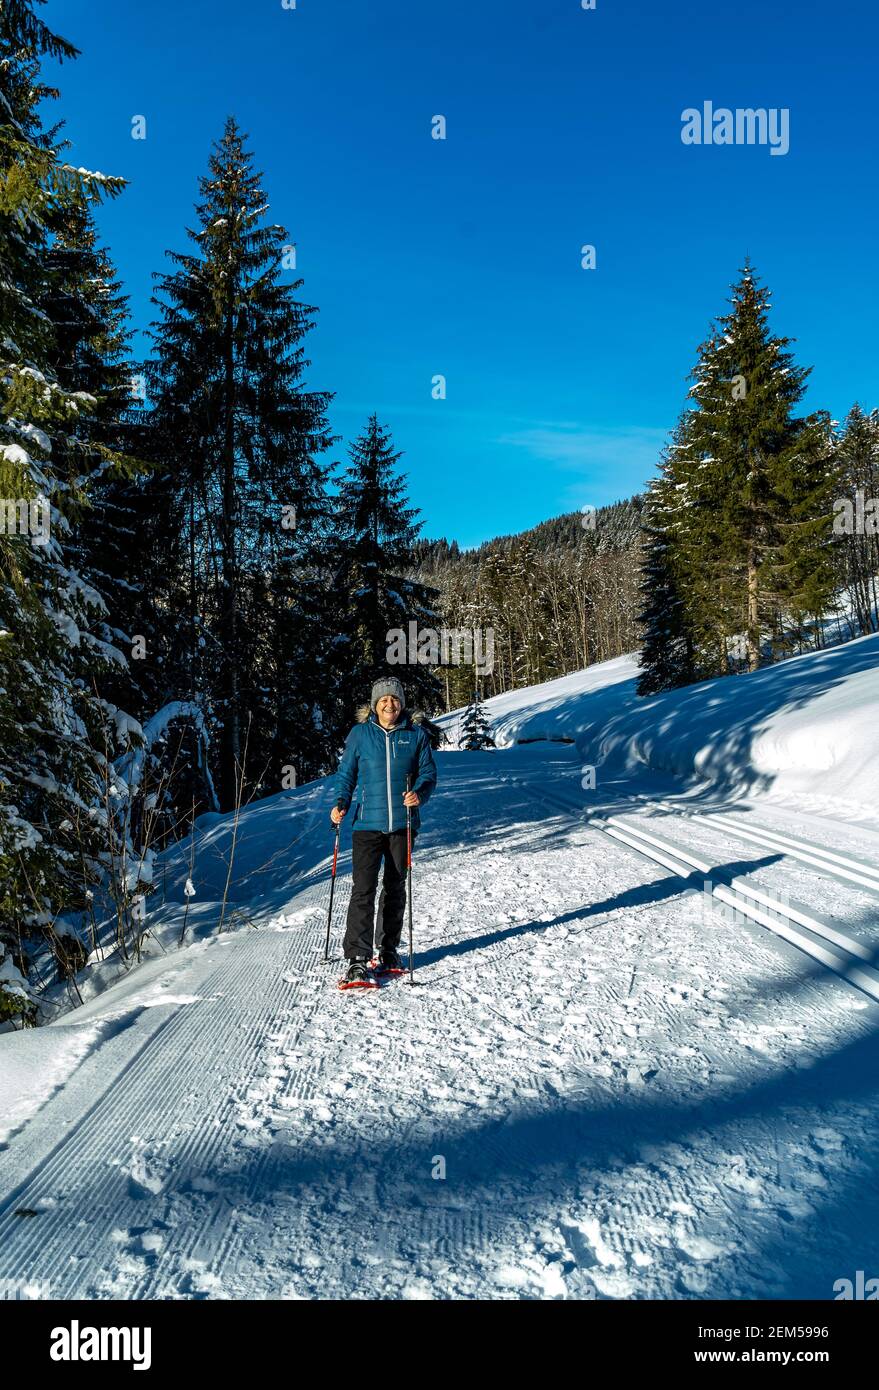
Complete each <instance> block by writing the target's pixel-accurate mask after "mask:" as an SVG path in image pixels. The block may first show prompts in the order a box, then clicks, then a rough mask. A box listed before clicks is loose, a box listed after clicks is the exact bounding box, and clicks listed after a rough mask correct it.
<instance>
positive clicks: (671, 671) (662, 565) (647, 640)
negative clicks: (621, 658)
mask: <svg viewBox="0 0 879 1390" xmlns="http://www.w3.org/2000/svg"><path fill="white" fill-rule="evenodd" d="M684 430H685V424H684V422H681V424H679V426H678V429H677V430H676V432H675V436H674V440H673V442H672V444H671V445H670V446H669V448H668V449H667V450H666V452H665V455H664V458H663V460H662V463H661V467H660V476H659V477H658V478H657V479H655V480H654V481H653V482H652V483H651V484H650V487H649V490H648V495H647V502H646V505H645V508H644V529H645V534H646V553H645V557H644V562H643V565H642V571H641V576H642V577H641V594H642V599H643V608H642V612H641V619H640V621H641V627H642V648H641V655H640V658H639V665H640V667H641V676H640V679H639V681H638V694H639V695H655V694H657V693H659V692H660V691H663V690H675V689H677V688H679V687H680V686H683V685H689V684H691V683H692V682H693V681H695V680H697V679H698V673H697V669H696V655H695V641H694V637H693V632H692V630H691V627H690V621H689V616H688V612H687V605H686V602H685V598H684V591H683V575H682V574H681V572H680V570H679V568H676V540H677V534H676V516H677V514H678V513H679V510H680V508H681V507H682V505H683V503H682V501H681V499H680V497H679V496H678V495H677V492H676V482H675V478H676V473H675V467H676V461H677V452H678V449H679V448H680V446H681V444H682V441H683V435H684Z"/></svg>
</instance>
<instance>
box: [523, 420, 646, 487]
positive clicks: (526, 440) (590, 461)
mask: <svg viewBox="0 0 879 1390" xmlns="http://www.w3.org/2000/svg"><path fill="white" fill-rule="evenodd" d="M667 440H668V431H667V430H661V429H647V428H644V427H641V426H628V427H626V426H620V427H619V428H606V429H588V428H581V427H577V426H573V425H568V424H567V422H566V423H565V424H563V425H561V424H558V425H552V426H549V427H541V428H532V429H524V430H512V431H510V432H509V433H507V434H503V435H501V436H500V437H499V438H498V440H497V443H498V444H506V445H512V446H513V447H514V448H518V449H524V450H526V451H527V452H528V453H529V454H531V456H532V457H533V458H534V459H535V460H536V461H538V462H539V463H541V464H542V465H544V466H545V465H546V464H551V465H554V467H555V468H556V469H558V470H559V471H560V472H563V473H575V474H576V475H577V481H576V482H572V483H571V484H570V485H569V486H568V487H567V488H564V489H563V490H562V497H561V500H562V501H563V502H569V503H570V504H571V506H572V508H574V507H579V506H580V505H581V504H582V503H583V502H584V501H588V500H589V499H588V498H584V485H585V486H586V487H587V488H588V487H591V488H592V489H593V491H595V492H596V494H598V493H600V494H601V496H602V497H606V496H608V495H611V494H613V493H614V487H615V480H617V479H618V480H619V487H620V496H624V495H626V494H628V493H631V492H632V491H633V490H634V489H638V488H641V487H643V485H644V483H646V481H647V479H648V478H651V477H652V476H653V475H654V473H655V472H656V465H657V462H658V460H659V455H660V451H661V450H662V447H663V445H664V444H665V443H666V442H667Z"/></svg>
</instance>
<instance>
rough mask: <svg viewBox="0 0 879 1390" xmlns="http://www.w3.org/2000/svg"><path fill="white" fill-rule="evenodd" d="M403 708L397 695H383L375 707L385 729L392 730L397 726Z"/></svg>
mask: <svg viewBox="0 0 879 1390" xmlns="http://www.w3.org/2000/svg"><path fill="white" fill-rule="evenodd" d="M402 708H403V706H402V705H401V703H400V701H399V700H398V699H397V697H396V695H382V697H381V699H380V700H379V701H378V704H377V705H376V707H375V712H376V714H377V715H378V722H379V724H381V726H382V728H383V729H390V728H391V727H392V726H393V725H394V724H396V722H397V720H398V718H399V716H400V710H401V709H402Z"/></svg>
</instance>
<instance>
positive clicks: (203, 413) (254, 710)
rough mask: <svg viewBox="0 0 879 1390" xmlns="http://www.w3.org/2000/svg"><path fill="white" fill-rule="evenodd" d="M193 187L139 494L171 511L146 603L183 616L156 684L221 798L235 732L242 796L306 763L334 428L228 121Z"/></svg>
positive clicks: (163, 286) (230, 797)
mask: <svg viewBox="0 0 879 1390" xmlns="http://www.w3.org/2000/svg"><path fill="white" fill-rule="evenodd" d="M200 190H201V202H200V203H199V204H198V206H197V209H196V211H197V215H198V226H197V228H196V229H194V230H190V231H189V232H188V235H189V237H190V239H191V240H192V241H193V242H194V243H195V247H196V250H195V252H192V253H186V254H184V253H169V254H170V256H171V260H172V262H173V263H174V265H175V267H176V269H175V270H174V271H173V272H171V273H170V274H167V275H164V276H162V277H160V287H159V293H158V295H157V296H156V298H155V300H154V302H155V303H156V304H157V305H158V307H159V310H160V317H159V319H158V320H157V322H156V323H155V324H154V331H153V338H154V342H155V346H156V354H155V357H154V359H153V360H152V361H151V362H150V363H148V364H147V369H146V370H147V379H148V385H149V396H150V402H151V405H152V419H153V425H154V429H155V431H156V435H157V439H158V441H159V443H158V446H157V447H158V452H159V454H160V456H161V458H162V460H163V463H164V466H163V468H162V469H160V470H158V474H157V476H158V478H159V485H160V487H161V488H162V489H163V490H164V495H163V496H161V497H155V496H154V497H153V499H152V500H153V505H154V506H155V503H156V502H158V501H161V503H162V510H163V513H164V515H167V514H168V512H169V511H170V514H171V515H172V516H174V517H175V525H174V527H172V528H169V529H170V530H171V531H173V533H174V534H170V535H168V536H167V537H166V540H165V544H164V546H163V548H162V554H163V560H164V565H163V568H164V570H165V572H166V573H167V575H168V576H169V579H168V580H167V581H166V582H167V584H168V592H167V593H166V595H163V597H162V600H161V604H160V606H161V608H162V609H163V610H164V611H165V612H166V613H167V614H171V613H174V612H175V611H182V612H183V614H185V621H184V622H183V623H182V624H180V623H178V624H176V627H177V631H174V630H173V628H174V624H169V625H166V627H165V629H164V633H163V639H164V640H163V646H164V651H163V652H162V656H163V666H164V670H165V675H166V680H168V681H169V682H171V681H172V682H173V684H174V685H175V687H177V688H178V689H179V688H181V687H182V688H183V689H185V691H186V693H187V695H188V698H190V699H192V700H195V701H197V702H199V703H201V704H203V705H204V706H205V708H206V710H207V711H208V713H209V720H210V722H211V724H212V726H213V727H215V728H216V730H217V733H218V745H219V752H218V760H217V774H218V776H217V781H218V786H219V788H220V797H221V803H222V805H223V806H224V807H229V806H231V805H232V804H233V801H234V797H235V793H236V785H237V783H238V778H239V775H240V772H241V768H242V766H243V763H244V745H245V737H246V738H247V743H248V753H247V761H248V768H252V769H253V771H252V773H250V774H249V777H250V787H251V789H252V790H253V791H258V790H269V789H275V788H277V787H278V786H279V785H280V784H281V778H282V774H283V768H284V767H285V766H287V765H289V764H291V763H292V764H293V766H294V767H295V766H297V761H299V762H300V763H301V757H300V755H301V754H302V753H303V752H304V753H305V755H306V756H307V757H309V758H313V756H314V740H315V728H316V722H315V710H314V701H315V694H314V690H313V689H312V688H311V682H310V679H309V677H310V660H311V655H312V651H313V641H314V628H315V623H316V621H317V619H316V616H315V603H314V594H315V579H314V554H315V544H316V540H317V538H318V537H319V536H320V535H321V534H323V533H325V532H326V530H327V528H328V524H329V523H328V517H327V504H326V498H325V483H326V478H327V474H328V469H327V468H326V467H325V466H322V465H321V464H319V462H318V461H317V456H318V455H319V454H320V453H322V452H323V451H324V450H325V449H327V448H328V447H329V445H330V444H331V442H332V438H333V437H332V436H331V435H330V433H329V430H328V427H327V423H326V409H327V406H328V404H329V401H330V400H331V395H330V394H329V393H326V392H307V391H305V390H304V389H303V383H302V378H303V373H304V370H305V368H306V366H308V362H307V359H306V358H305V357H304V353H303V348H302V340H303V338H304V337H305V335H306V334H307V332H308V331H309V330H310V328H311V327H312V326H313V318H312V316H313V314H314V313H315V312H316V311H315V310H314V309H313V308H311V307H310V306H306V305H303V304H301V303H299V302H298V301H297V300H295V299H294V298H293V294H294V291H295V290H297V289H298V288H299V287H300V286H301V284H302V281H301V280H297V281H294V282H292V283H285V282H284V280H283V278H282V272H283V271H284V269H285V261H286V259H287V257H288V255H289V246H288V244H287V233H286V232H285V230H284V228H283V227H281V226H280V225H278V224H272V225H268V226H264V225H262V218H263V215H264V213H265V210H266V206H267V204H266V200H265V195H264V193H263V191H262V187H261V175H260V174H259V173H257V172H256V171H255V170H254V168H253V158H252V155H251V154H250V152H249V151H248V150H247V148H246V145H245V137H244V136H243V135H242V134H241V132H240V131H239V129H238V127H237V125H236V122H235V121H234V119H232V118H230V119H229V120H228V121H227V122H226V127H225V130H224V133H223V137H222V139H221V140H220V141H219V142H218V144H217V145H215V146H214V149H213V151H212V153H211V157H210V161H209V172H208V175H207V176H206V177H204V178H202V179H201V181H200ZM305 580H307V581H308V583H310V586H311V594H310V598H309V601H308V602H307V603H305V604H303V603H302V602H301V593H300V587H301V582H303V581H305ZM317 722H318V723H319V722H320V721H319V720H318V721H317ZM300 773H301V767H300Z"/></svg>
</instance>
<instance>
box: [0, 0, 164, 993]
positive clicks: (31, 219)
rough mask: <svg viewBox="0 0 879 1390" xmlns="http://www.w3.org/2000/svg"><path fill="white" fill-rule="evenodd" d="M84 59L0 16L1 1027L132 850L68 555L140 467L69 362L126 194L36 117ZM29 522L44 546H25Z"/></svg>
mask: <svg viewBox="0 0 879 1390" xmlns="http://www.w3.org/2000/svg"><path fill="white" fill-rule="evenodd" d="M76 52H77V50H76V49H75V48H74V47H73V45H72V44H70V43H69V42H67V41H66V40H64V39H61V38H59V37H58V36H57V35H55V34H53V33H52V32H51V31H50V30H49V28H48V27H47V26H46V25H45V24H44V23H43V22H42V21H40V20H39V19H38V18H37V17H36V15H35V13H34V11H33V7H32V5H31V4H30V3H28V0H8V2H7V3H5V4H4V5H3V7H2V10H0V84H2V87H0V100H2V115H0V190H2V196H0V263H2V265H3V275H2V277H0V321H2V324H3V339H2V344H0V508H2V514H3V521H4V525H3V526H2V527H0V940H2V943H3V946H4V951H5V959H4V962H3V967H2V971H3V984H2V985H0V1015H2V1014H4V1012H5V1013H6V1014H8V1015H15V1014H17V1013H21V1014H23V1016H24V1017H25V1018H30V1019H32V1018H33V1009H32V1008H31V1007H30V1005H27V1006H25V1005H24V1004H23V997H24V996H23V994H22V989H24V990H25V992H26V990H27V986H26V985H21V984H20V983H18V988H13V989H11V990H10V989H9V988H8V986H9V985H10V983H11V984H12V985H13V986H15V985H16V983H17V977H21V980H24V979H25V978H26V977H27V975H28V972H29V970H30V967H31V965H32V962H33V960H34V958H35V956H37V955H39V954H45V952H46V950H47V949H48V950H49V952H50V954H51V955H52V956H53V957H54V961H55V964H56V966H57V968H58V970H59V972H60V973H62V974H69V973H71V971H72V969H74V968H75V967H76V965H77V964H79V963H81V960H82V959H83V958H84V955H85V948H84V947H83V944H82V942H81V941H80V940H78V939H77V937H76V924H75V922H73V920H72V919H71V920H67V919H65V918H63V917H62V916H61V914H63V913H66V912H68V911H69V912H71V913H74V914H75V913H76V911H77V910H79V909H81V908H82V907H83V906H84V904H85V902H86V899H87V895H88V894H89V893H90V892H91V888H90V885H92V886H93V885H95V884H96V883H97V882H98V881H99V880H100V879H101V878H102V877H103V876H104V875H105V874H106V873H107V871H108V869H110V868H112V866H113V864H115V863H118V857H117V856H118V854H119V852H120V850H121V852H122V854H123V855H124V853H125V851H126V849H127V848H128V846H127V845H126V843H125V840H124V835H123V839H122V841H120V838H119V834H118V828H117V824H116V807H117V805H118V803H119V801H120V800H121V799H124V789H119V788H117V787H116V785H115V781H116V779H115V775H114V771H113V768H112V763H111V759H112V758H113V757H114V756H115V755H117V754H118V753H119V752H121V751H122V750H124V749H125V748H126V747H127V746H128V744H129V733H130V732H136V731H133V730H132V724H131V721H130V719H129V718H128V716H126V715H125V714H124V713H123V712H122V711H120V710H118V709H117V708H115V707H113V706H112V705H108V704H107V703H106V702H105V701H104V700H102V699H101V698H100V697H99V696H98V695H97V693H96V687H97V686H99V684H100V682H101V680H102V678H103V677H104V676H105V675H106V673H107V671H108V669H110V668H112V666H113V665H114V664H116V663H119V664H121V665H124V660H125V658H124V655H123V654H122V653H121V652H120V651H119V650H118V648H116V647H115V646H114V645H113V643H112V636H113V634H112V631H111V629H110V626H109V624H108V621H107V619H108V610H107V605H106V603H105V601H104V599H103V597H102V595H101V593H100V592H99V590H98V589H97V588H96V587H95V586H94V585H92V584H90V583H89V582H88V581H87V579H86V578H84V577H83V575H82V574H81V573H80V572H79V570H78V569H77V567H76V555H75V546H74V538H75V536H76V531H77V527H78V526H82V525H85V524H87V517H88V509H89V506H90V503H91V501H92V494H93V491H94V485H95V482H96V479H97V478H99V477H100V476H101V475H102V474H103V473H105V472H107V471H108V470H109V471H114V470H115V471H117V472H118V474H119V475H120V476H125V475H126V473H127V472H129V471H130V470H131V468H132V467H133V464H132V462H131V460H129V459H127V458H126V457H125V456H124V454H123V453H121V452H119V451H118V450H114V449H113V448H111V447H110V446H109V445H108V444H107V443H106V442H105V438H106V434H107V432H109V433H110V434H112V430H111V429H110V420H111V417H112V415H113V414H114V412H115V411H116V409H117V408H118V404H119V403H118V401H117V400H112V399H110V397H109V396H108V397H104V396H101V395H99V394H97V393H98V392H99V391H100V388H101V385H102V382H101V380H100V378H101V377H102V371H101V370H100V367H101V362H102V351H103V347H102V346H101V345H98V344H97V343H95V345H94V346H95V362H94V365H95V367H96V371H95V379H94V383H93V384H94V390H92V389H81V386H80V383H81V381H83V380H84V379H85V378H86V377H87V375H88V374H87V373H86V372H85V371H84V370H83V371H82V374H81V368H82V367H83V363H82V362H81V361H80V362H73V361H72V360H71V351H70V344H71V342H77V343H79V344H83V343H84V342H85V341H86V339H88V338H89V336H90V333H89V330H88V329H87V328H84V327H83V325H85V324H87V323H88V320H89V317H90V314H91V305H90V303H89V296H88V294H87V293H85V292H84V287H83V286H82V284H78V283H77V277H76V274H75V273H74V272H73V271H72V269H71V266H70V264H69V263H68V264H66V265H65V263H64V256H65V253H66V251H67V250H68V249H69V247H70V244H71V240H72V239H75V236H76V235H77V232H76V229H77V228H78V229H80V230H81V229H82V228H84V227H85V226H87V225H88V219H89V209H90V207H91V205H92V204H94V203H95V202H97V201H100V200H101V199H103V198H105V197H113V196H115V195H116V194H118V193H119V192H120V191H121V189H122V187H123V180H121V179H118V178H109V177H106V176H104V175H102V174H94V173H89V172H87V171H85V170H82V169H74V168H72V167H71V166H70V165H69V164H67V163H66V161H65V159H64V157H63V151H64V149H65V148H66V146H67V142H66V141H61V140H59V138H58V132H59V129H60V126H58V125H56V126H55V127H53V128H51V129H50V130H44V129H43V126H42V123H41V120H40V117H39V114H38V110H37V108H38V105H39V103H40V102H41V101H42V100H43V99H44V98H47V97H52V98H54V97H57V95H58V93H57V91H56V90H55V89H54V88H49V87H47V86H45V85H44V84H43V83H42V82H41V80H40V62H41V59H43V58H45V57H46V56H47V55H48V56H49V57H50V58H53V59H58V60H63V59H67V58H72V57H75V56H76ZM74 356H75V354H74ZM111 395H112V393H111ZM35 516H37V517H41V518H42V520H43V521H45V522H47V527H46V530H45V531H44V532H43V533H42V534H41V535H39V536H35V535H33V534H29V533H28V527H27V525H26V524H25V525H24V528H23V533H22V524H23V523H24V522H26V520H29V521H31V522H32V521H33V519H34V517H35ZM16 522H17V523H18V524H17V525H16ZM134 877H135V878H136V877H137V875H136V874H135V876H134ZM13 972H17V975H16V974H13ZM4 986H7V988H5V989H4ZM10 999H11V1002H9V1000H10ZM4 1001H6V1002H4Z"/></svg>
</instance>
